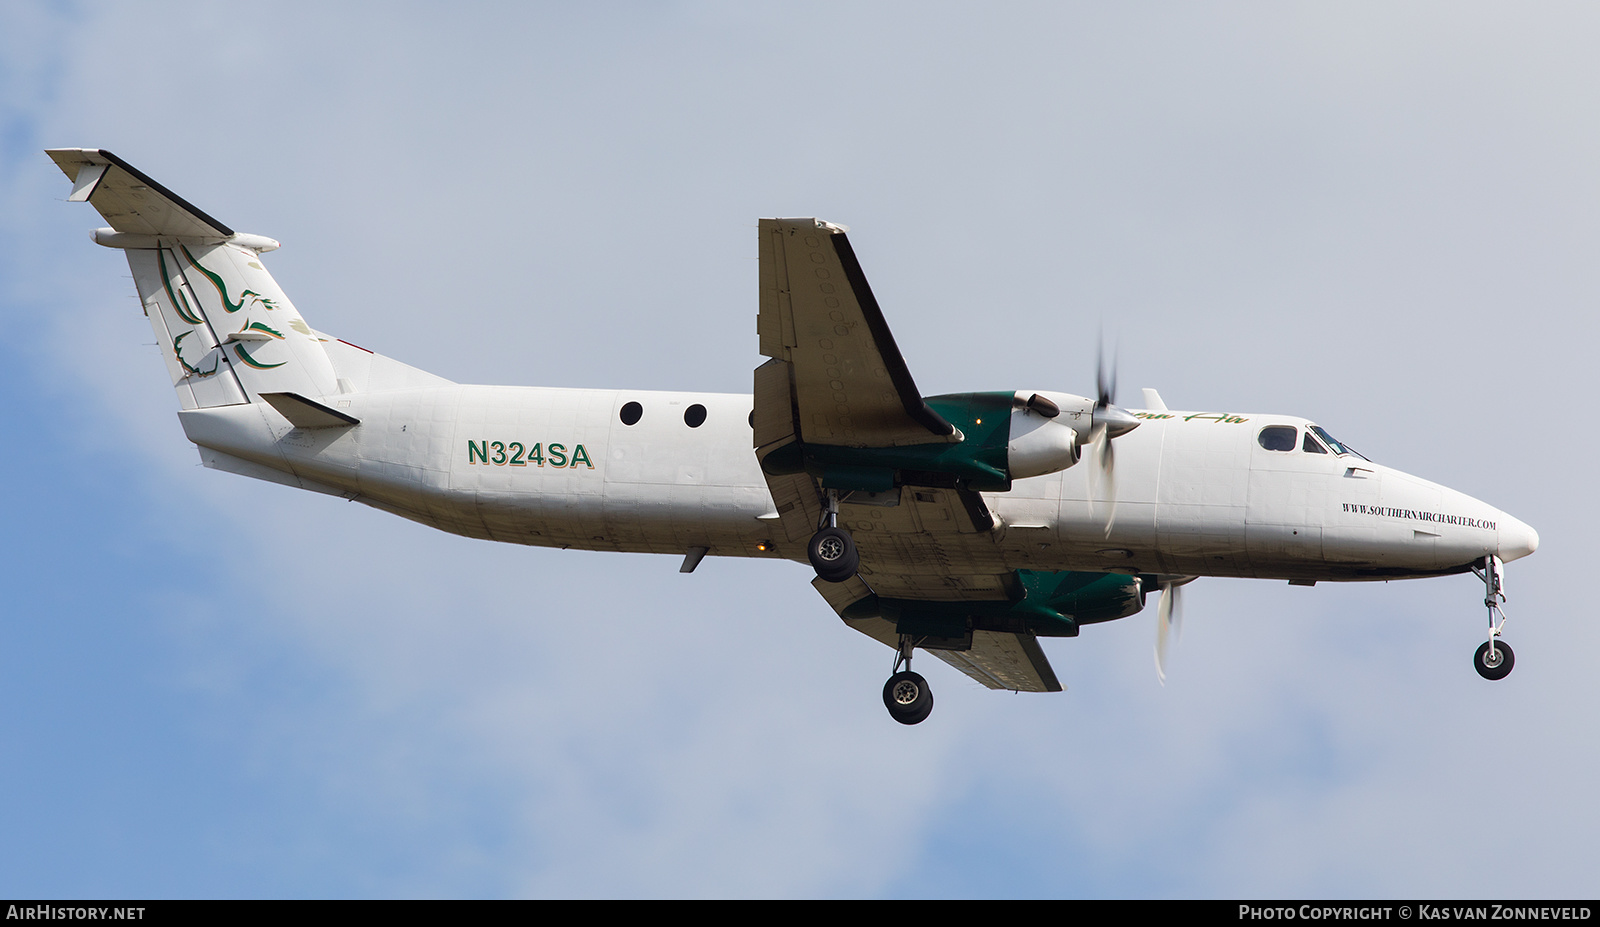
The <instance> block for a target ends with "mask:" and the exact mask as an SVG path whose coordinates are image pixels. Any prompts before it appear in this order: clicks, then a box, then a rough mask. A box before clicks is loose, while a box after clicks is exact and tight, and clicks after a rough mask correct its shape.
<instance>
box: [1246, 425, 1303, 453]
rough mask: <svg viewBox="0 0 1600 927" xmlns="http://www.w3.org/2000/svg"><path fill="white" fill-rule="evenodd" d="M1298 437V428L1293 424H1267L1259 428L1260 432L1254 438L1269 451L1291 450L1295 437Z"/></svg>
mask: <svg viewBox="0 0 1600 927" xmlns="http://www.w3.org/2000/svg"><path fill="white" fill-rule="evenodd" d="M1298 437H1300V429H1298V428H1296V427H1294V426H1293V425H1268V426H1267V427H1265V428H1263V429H1261V434H1260V435H1258V436H1257V437H1256V440H1257V441H1259V442H1261V446H1262V447H1264V448H1266V449H1267V450H1269V451H1292V450H1294V446H1295V439H1296V438H1298Z"/></svg>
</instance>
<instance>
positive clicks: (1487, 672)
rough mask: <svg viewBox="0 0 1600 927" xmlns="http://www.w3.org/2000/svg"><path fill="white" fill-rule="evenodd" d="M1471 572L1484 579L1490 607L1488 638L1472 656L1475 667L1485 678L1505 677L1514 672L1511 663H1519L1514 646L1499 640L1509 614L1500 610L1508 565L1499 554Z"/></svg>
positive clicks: (1484, 561) (1503, 597) (1487, 559)
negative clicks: (1513, 651) (1514, 652)
mask: <svg viewBox="0 0 1600 927" xmlns="http://www.w3.org/2000/svg"><path fill="white" fill-rule="evenodd" d="M1472 572H1474V573H1476V574H1477V575H1478V578H1479V579H1481V580H1483V604H1484V606H1485V607H1487V608H1488V609H1489V639H1488V640H1487V641H1484V642H1483V644H1482V645H1480V646H1479V647H1478V652H1477V653H1476V654H1474V655H1473V658H1472V667H1473V669H1476V670H1477V671H1478V675H1479V676H1482V677H1483V678H1485V679H1504V678H1506V677H1507V676H1509V675H1511V666H1512V664H1513V663H1515V662H1516V655H1515V654H1513V653H1512V652H1511V648H1510V647H1509V646H1507V645H1506V644H1505V643H1504V642H1503V641H1501V640H1499V637H1500V629H1501V628H1503V627H1504V626H1505V623H1506V613H1505V612H1503V611H1501V610H1500V603H1501V602H1504V601H1505V600H1506V594H1505V588H1504V580H1505V564H1503V563H1501V562H1500V558H1499V557H1496V556H1493V555H1490V556H1488V557H1485V558H1483V563H1482V565H1480V566H1474V567H1473V568H1472ZM1497 618H1498V619H1499V620H1496V619H1497Z"/></svg>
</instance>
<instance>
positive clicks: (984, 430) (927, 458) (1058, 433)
mask: <svg viewBox="0 0 1600 927" xmlns="http://www.w3.org/2000/svg"><path fill="white" fill-rule="evenodd" d="M924 401H925V402H926V403H927V404H928V407H929V408H931V409H933V410H934V411H935V412H937V413H938V414H939V415H940V416H942V417H943V418H944V419H945V421H947V422H949V423H950V424H951V425H954V426H955V427H956V428H958V429H960V431H961V433H962V435H964V436H965V438H964V440H962V441H960V442H959V443H956V444H949V443H942V442H941V443H937V444H935V443H929V444H912V445H907V446H904V447H842V446H838V445H831V444H800V443H796V444H791V445H788V446H786V447H781V448H778V449H777V450H775V451H773V452H772V453H771V454H768V455H767V457H766V459H765V460H763V461H762V467H763V468H765V469H766V470H767V472H769V473H773V474H779V473H798V472H800V471H801V470H804V471H805V472H807V473H810V474H811V475H812V476H814V477H816V478H817V479H819V480H821V481H822V485H823V486H825V487H827V488H829V489H839V490H847V491H864V492H887V491H889V490H891V489H893V488H894V487H895V486H898V485H908V484H909V485H913V486H950V485H959V486H962V487H964V488H967V489H974V490H981V491H985V492H1005V491H1007V490H1009V489H1010V488H1011V481H1012V480H1020V479H1026V478H1027V477H1030V476H1041V475H1043V474H1046V473H1054V472H1056V471H1058V470H1065V469H1066V468H1068V467H1070V466H1072V465H1073V464H1075V463H1077V462H1078V449H1079V447H1080V446H1081V445H1082V444H1083V442H1084V441H1085V440H1087V438H1088V436H1089V430H1090V426H1091V420H1092V415H1093V410H1094V403H1093V402H1092V401H1091V400H1088V399H1084V398H1082V397H1079V396H1068V395H1066V394H1064V393H1051V394H1048V395H1046V394H1041V393H1026V392H1015V393H998V392H997V393H954V394H951V395H948V396H930V397H928V398H927V399H926V400H924Z"/></svg>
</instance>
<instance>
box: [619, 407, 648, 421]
mask: <svg viewBox="0 0 1600 927" xmlns="http://www.w3.org/2000/svg"><path fill="white" fill-rule="evenodd" d="M643 415H644V406H641V405H639V404H638V403H637V402H625V403H623V404H622V413H621V418H622V424H624V425H637V424H639V419H640V418H641V417H642V416H643Z"/></svg>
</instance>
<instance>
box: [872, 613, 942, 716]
mask: <svg viewBox="0 0 1600 927" xmlns="http://www.w3.org/2000/svg"><path fill="white" fill-rule="evenodd" d="M913 649H915V644H914V642H913V641H912V640H911V635H909V634H902V635H900V652H899V653H897V654H895V658H894V675H893V676H890V677H889V681H888V682H886V683H884V684H883V704H884V707H885V708H888V709H889V717H891V718H893V719H895V720H896V721H899V722H900V723H901V724H920V723H921V722H923V721H924V720H926V719H927V717H928V715H929V714H930V713H931V712H932V711H933V690H932V689H929V688H928V680H926V679H923V678H922V677H921V676H920V675H918V674H916V673H913V672H911V651H912V650H913ZM901 663H904V664H905V665H906V668H905V671H904V672H901V670H900V664H901Z"/></svg>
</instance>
